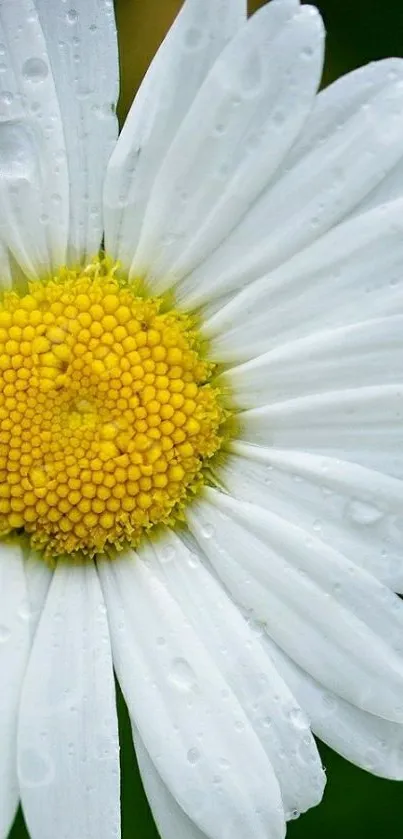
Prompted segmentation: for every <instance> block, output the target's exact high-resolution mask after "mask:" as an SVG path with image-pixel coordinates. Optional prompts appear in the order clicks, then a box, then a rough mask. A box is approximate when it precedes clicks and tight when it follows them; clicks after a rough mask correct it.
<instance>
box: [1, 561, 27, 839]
mask: <svg viewBox="0 0 403 839" xmlns="http://www.w3.org/2000/svg"><path fill="white" fill-rule="evenodd" d="M29 646H30V632H29V624H28V620H27V589H26V581H25V575H24V561H23V557H22V553H21V551H20V549H19V548H18V547H17V546H12V545H1V550H0V684H1V690H0V836H1V837H2V839H3V837H6V836H7V835H8V831H9V830H10V828H11V825H12V822H13V820H14V816H15V813H16V809H17V805H18V799H19V792H18V781H17V758H16V752H17V719H18V706H19V701H20V692H21V685H22V680H23V678H24V673H25V669H26V666H27V661H28V654H29Z"/></svg>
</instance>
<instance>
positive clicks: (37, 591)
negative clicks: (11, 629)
mask: <svg viewBox="0 0 403 839" xmlns="http://www.w3.org/2000/svg"><path fill="white" fill-rule="evenodd" d="M24 571H25V580H26V586H27V594H28V609H29V622H30V628H31V637H32V639H33V638H34V636H35V632H36V628H37V626H38V623H39V619H40V617H41V614H42V611H43V607H44V605H45V602H46V598H47V594H48V591H49V587H50V584H51V582H52V577H53V571H52V570H51V569H50V568H49V566H48V565H47V564H46V562H44V560H43V557H42V556H41V555H40V554H39V553H37V551H34V550H30V551H29V555H28V558H27V559H26V560H25V563H24Z"/></svg>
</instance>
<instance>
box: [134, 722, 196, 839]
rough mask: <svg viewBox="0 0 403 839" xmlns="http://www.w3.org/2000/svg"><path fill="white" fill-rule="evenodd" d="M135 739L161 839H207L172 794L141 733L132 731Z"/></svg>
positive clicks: (144, 781)
mask: <svg viewBox="0 0 403 839" xmlns="http://www.w3.org/2000/svg"><path fill="white" fill-rule="evenodd" d="M133 739H134V745H135V748H136V755H137V761H138V764H139V770H140V774H141V778H142V781H143V784H144V789H145V792H146V795H147V798H148V801H149V804H150V807H151V810H152V814H153V816H154V819H155V823H156V825H157V827H158V832H159V834H160V836H161V839H207V837H206V834H205V833H202V831H201V830H199V828H198V827H197V825H195V824H194V822H191V821H190V819H189V818H188V816H187V815H186V813H184V812H183V810H182V809H181V807H180V806H179V804H178V802H177V801H176V800H175V798H174V797H173V796H172V795H171V793H170V792H169V789H168V787H167V786H166V785H165V784H164V782H163V780H162V778H161V776H160V775H159V774H158V772H157V770H156V768H155V766H154V764H153V762H152V760H151V758H150V755H149V754H148V752H147V749H146V748H145V746H144V743H143V741H142V739H141V737H140V735H139V733H138V731H135V730H133Z"/></svg>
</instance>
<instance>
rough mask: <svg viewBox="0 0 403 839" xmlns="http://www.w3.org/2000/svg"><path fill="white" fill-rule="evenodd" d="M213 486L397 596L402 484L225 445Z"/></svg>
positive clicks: (345, 466) (360, 470) (402, 574)
mask: <svg viewBox="0 0 403 839" xmlns="http://www.w3.org/2000/svg"><path fill="white" fill-rule="evenodd" d="M229 451H230V452H231V455H228V456H227V458H225V459H223V462H222V464H221V465H220V468H219V470H218V471H217V480H218V481H220V482H221V483H222V484H223V485H224V486H225V489H226V491H227V492H229V493H230V494H231V495H234V496H235V497H236V498H240V499H243V500H245V501H251V502H252V503H254V504H258V505H260V506H261V507H267V509H268V510H270V511H271V512H272V513H276V514H277V515H279V516H281V517H282V518H283V519H285V520H287V521H289V522H290V523H291V524H296V525H298V527H300V528H301V529H302V530H304V532H305V534H306V537H307V538H309V537H310V536H311V535H312V534H314V535H315V536H316V537H317V538H318V539H321V540H322V541H323V542H324V543H325V544H326V545H330V546H331V547H332V548H334V549H335V550H337V551H339V552H340V553H342V554H344V556H346V557H348V559H349V560H351V561H352V562H354V563H356V564H357V565H360V566H362V568H364V570H366V571H368V572H369V573H371V574H373V575H374V576H375V577H377V578H378V579H379V580H380V581H381V582H383V583H384V584H385V585H387V586H389V587H390V588H391V589H393V590H394V591H399V592H400V591H403V557H402V546H403V481H400V480H396V478H391V477H390V476H389V475H384V474H382V473H381V472H375V471H373V470H370V469H366V468H364V467H362V466H358V465H357V464H355V463H349V462H347V461H344V460H339V459H336V458H330V457H325V456H323V455H316V454H312V453H307V452H300V451H294V450H293V449H289V450H287V449H276V448H264V447H261V446H251V445H248V444H246V443H242V442H234V443H232V444H230V446H229Z"/></svg>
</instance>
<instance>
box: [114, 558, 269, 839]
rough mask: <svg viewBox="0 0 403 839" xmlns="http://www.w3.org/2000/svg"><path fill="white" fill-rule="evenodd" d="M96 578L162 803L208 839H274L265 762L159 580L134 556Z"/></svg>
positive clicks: (117, 661)
mask: <svg viewBox="0 0 403 839" xmlns="http://www.w3.org/2000/svg"><path fill="white" fill-rule="evenodd" d="M100 575H101V580H102V585H103V589H104V593H105V599H106V603H107V608H108V617H109V621H110V627H111V636H112V646H113V658H114V664H115V669H116V672H117V675H118V678H119V682H120V684H121V687H122V691H123V694H124V696H125V699H126V703H127V706H128V709H129V713H130V716H131V717H132V719H133V722H134V725H135V726H136V728H137V729H138V730H139V732H140V736H141V738H142V740H143V742H144V745H145V747H146V749H147V751H148V753H149V755H150V757H151V760H152V761H153V763H154V764H155V766H156V768H157V770H158V772H159V774H160V775H161V777H162V779H163V781H164V782H165V783H166V785H167V786H168V788H169V791H170V793H171V794H172V795H173V796H174V798H175V799H176V800H177V802H178V804H179V805H180V807H181V808H182V809H183V810H184V811H185V813H186V814H187V815H188V817H189V818H190V819H191V821H194V822H195V823H196V824H197V825H198V827H199V828H200V829H201V830H202V831H204V832H205V833H207V835H208V836H209V837H210V839H219V837H220V839H224V837H225V839H229V837H233V839H241V837H242V839H246V837H249V836H251V835H252V836H254V837H256V839H263V837H267V835H270V836H271V837H273V839H274V837H280V836H283V835H284V813H283V808H282V804H281V796H280V790H279V787H278V784H277V781H276V778H275V775H274V772H273V769H272V767H271V765H270V762H269V760H268V759H267V757H266V755H265V753H264V751H263V749H262V747H261V745H260V743H259V740H258V738H257V737H256V735H255V733H254V732H253V730H252V728H251V726H250V724H249V722H248V720H247V717H246V716H245V714H244V712H243V710H242V708H241V706H240V705H239V703H238V702H237V700H236V698H235V696H234V694H233V693H232V691H231V689H230V688H229V686H228V685H227V683H226V682H225V680H224V679H223V677H222V676H221V674H220V672H219V671H218V669H217V667H216V666H215V664H214V662H213V660H212V659H211V658H210V657H209V655H208V653H207V651H206V649H205V648H204V646H203V644H202V643H201V642H200V640H199V639H198V637H197V635H196V633H195V632H194V630H193V627H192V626H191V625H190V623H189V621H188V620H187V619H186V616H185V615H184V614H183V612H182V611H181V610H180V608H179V606H178V604H177V603H176V602H175V600H174V599H173V598H172V596H171V595H170V594H169V592H168V590H167V589H166V587H165V586H164V585H163V584H162V583H161V581H160V580H159V578H158V575H157V574H156V573H155V572H154V571H153V569H152V567H151V566H150V565H149V564H148V563H146V562H145V561H144V560H140V559H139V558H138V557H136V555H135V554H131V555H129V556H126V557H122V559H121V560H119V561H118V560H116V561H115V562H112V563H111V562H108V561H106V562H104V563H100ZM246 767H247V770H246V771H245V768H246Z"/></svg>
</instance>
